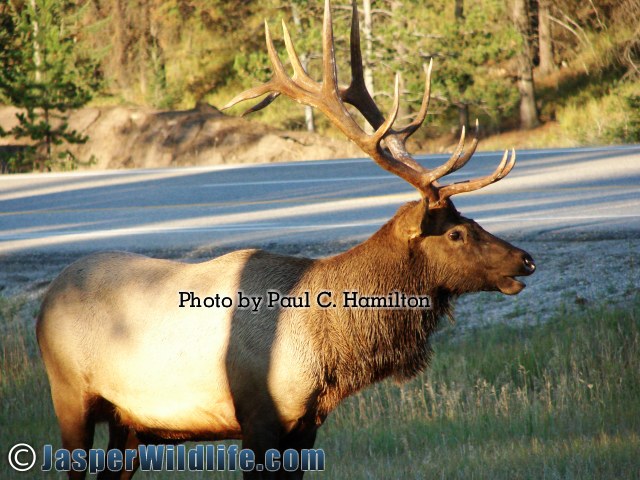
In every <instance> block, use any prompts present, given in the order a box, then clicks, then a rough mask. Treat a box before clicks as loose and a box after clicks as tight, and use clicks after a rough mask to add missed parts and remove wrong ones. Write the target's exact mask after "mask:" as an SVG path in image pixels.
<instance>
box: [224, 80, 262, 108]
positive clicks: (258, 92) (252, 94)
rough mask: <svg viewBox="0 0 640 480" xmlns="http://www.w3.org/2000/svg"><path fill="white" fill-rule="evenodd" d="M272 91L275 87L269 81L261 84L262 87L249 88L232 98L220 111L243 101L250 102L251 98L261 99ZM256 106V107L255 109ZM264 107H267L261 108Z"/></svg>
mask: <svg viewBox="0 0 640 480" xmlns="http://www.w3.org/2000/svg"><path fill="white" fill-rule="evenodd" d="M274 89H275V85H274V84H273V82H271V81H269V82H267V83H263V84H262V85H258V86H256V87H253V88H250V89H249V90H245V91H244V92H242V93H240V94H238V95H236V96H235V97H233V98H232V99H231V100H230V101H229V102H228V103H227V104H226V105H225V106H224V107H222V110H226V109H228V108H231V107H233V106H234V105H236V104H238V103H240V102H244V101H245V100H251V99H252V98H257V97H261V96H262V95H264V94H265V93H269V92H272V91H273V90H274ZM262 103H263V102H260V103H259V104H258V105H260V104H262ZM269 103H271V102H269ZM258 105H256V107H257V106H258ZM266 106H267V105H264V106H263V108H264V107H266ZM252 108H253V107H252ZM249 110H251V109H249ZM247 111H248V110H247Z"/></svg>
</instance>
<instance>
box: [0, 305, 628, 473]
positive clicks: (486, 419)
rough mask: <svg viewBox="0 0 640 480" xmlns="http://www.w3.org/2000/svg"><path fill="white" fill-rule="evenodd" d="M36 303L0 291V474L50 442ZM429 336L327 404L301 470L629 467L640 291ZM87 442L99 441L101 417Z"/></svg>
mask: <svg viewBox="0 0 640 480" xmlns="http://www.w3.org/2000/svg"><path fill="white" fill-rule="evenodd" d="M34 305H35V304H26V305H23V304H22V303H21V302H17V301H15V300H13V301H7V300H4V299H1V298H0V342H1V345H0V374H1V378H0V445H1V446H2V447H1V450H2V452H0V453H1V454H2V458H0V478H2V479H11V478H21V479H24V478H36V477H37V476H38V475H37V472H36V470H33V471H31V472H30V473H27V474H26V475H25V474H23V475H21V474H17V473H14V472H12V471H11V470H10V469H9V467H8V465H7V461H6V453H7V451H8V449H9V448H10V447H11V446H12V445H13V444H15V443H18V442H26V443H30V444H32V445H33V446H34V447H36V450H37V451H38V449H41V447H42V445H43V444H45V443H53V444H54V448H57V447H59V446H60V442H59V433H58V427H57V424H56V421H55V417H54V414H53V410H52V407H51V401H50V397H49V391H48V383H47V380H46V377H45V375H44V370H43V367H42V364H41V362H40V358H39V356H38V352H37V346H36V342H35V338H34V331H33V324H32V323H33V321H32V320H31V319H29V320H25V319H26V318H27V317H30V316H31V315H32V314H33V313H34V308H35V306H34ZM434 347H435V350H436V354H435V357H434V361H433V363H432V365H431V367H430V368H429V369H428V370H427V371H426V372H425V373H423V374H421V375H420V376H419V377H418V378H416V379H414V380H413V381H411V382H409V383H406V384H403V385H400V386H399V385H395V384H394V383H392V382H384V383H382V384H379V385H377V386H375V387H373V388H370V389H368V390H366V391H365V392H363V393H361V394H359V395H357V396H354V397H352V398H350V399H348V400H347V401H345V402H344V403H343V404H342V405H341V406H340V407H339V408H338V409H337V410H336V411H335V412H334V413H333V414H332V415H331V416H330V417H329V419H328V420H327V423H326V424H325V426H324V427H323V428H322V429H321V433H320V435H319V438H318V441H317V442H316V447H318V448H323V449H324V450H325V451H326V462H327V470H326V471H325V472H324V473H315V474H308V477H309V478H332V479H344V478H349V479H360V478H362V479H365V478H366V479H374V478H385V479H387V478H408V479H410V478H416V479H418V478H420V479H422V478H446V479H449V478H460V479H476V478H478V479H479V478H483V479H484V478H486V479H525V478H527V479H528V478H530V479H542V478H545V479H556V478H558V479H589V478H593V479H625V478H628V479H637V478H640V298H636V300H635V302H633V303H632V304H631V305H629V306H627V307H626V308H611V307H607V306H600V307H589V308H585V309H584V310H581V311H574V312H572V313H567V312H558V315H557V317H556V318H554V319H553V320H552V321H549V322H547V323H545V324H544V325H538V326H533V327H518V328H511V327H508V326H504V325H497V326H491V327H485V328H482V329H476V330H469V331H467V332H466V333H464V334H462V335H461V334H460V332H459V331H458V330H456V328H455V327H447V328H445V329H444V330H443V331H442V332H441V333H439V334H438V335H437V336H436V337H435V338H434ZM96 446H101V447H105V446H106V441H105V435H104V430H102V431H101V433H100V435H99V437H98V439H97V441H96ZM52 476H53V475H52ZM138 476H139V478H151V477H153V478H173V475H170V474H148V473H147V474H142V473H139V474H138V475H137V476H136V478H138ZM178 476H190V477H191V478H238V477H239V474H236V475H235V476H233V475H230V474H220V473H208V474H206V475H205V474H203V473H199V474H181V475H178ZM59 477H60V478H62V475H59Z"/></svg>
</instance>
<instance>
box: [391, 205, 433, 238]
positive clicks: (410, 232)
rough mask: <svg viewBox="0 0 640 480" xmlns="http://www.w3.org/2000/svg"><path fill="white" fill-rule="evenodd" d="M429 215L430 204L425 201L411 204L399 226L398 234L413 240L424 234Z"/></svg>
mask: <svg viewBox="0 0 640 480" xmlns="http://www.w3.org/2000/svg"><path fill="white" fill-rule="evenodd" d="M428 214H429V203H428V202H426V201H425V200H424V199H423V200H420V201H418V202H414V203H410V204H409V205H408V206H407V209H406V211H405V213H404V215H402V217H401V219H400V222H398V224H397V228H398V233H399V234H400V235H402V236H403V237H405V238H408V239H409V240H411V239H412V238H415V237H419V236H421V235H423V234H424V232H425V227H426V224H427V218H428V216H429V215H428Z"/></svg>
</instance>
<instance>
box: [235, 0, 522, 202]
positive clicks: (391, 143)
mask: <svg viewBox="0 0 640 480" xmlns="http://www.w3.org/2000/svg"><path fill="white" fill-rule="evenodd" d="M352 9H353V11H352V20H351V83H350V84H349V86H348V87H346V88H344V87H342V88H341V87H339V86H338V76H337V68H336V59H335V52H334V41H333V26H332V19H331V5H330V1H329V0H325V5H324V20H323V26H322V64H323V74H322V82H320V83H318V82H316V81H315V80H313V79H312V78H311V77H310V76H309V75H308V74H307V72H305V70H304V68H303V67H302V63H301V62H300V59H299V57H298V54H297V53H296V50H295V47H294V46H293V42H292V41H291V35H290V34H289V30H288V29H287V26H286V24H285V23H284V21H283V22H282V28H283V31H284V41H285V46H286V49H287V53H288V55H289V60H290V61H291V66H292V68H293V76H291V77H289V76H288V75H287V73H286V71H285V69H284V66H283V65H282V62H281V61H280V57H279V56H278V53H277V52H276V49H275V46H274V44H273V41H272V39H271V33H270V32H269V26H268V24H267V22H266V21H265V38H266V42H267V51H268V53H269V59H270V61H271V64H272V68H273V76H272V78H271V80H269V81H268V82H267V83H265V84H262V85H258V86H257V87H254V88H251V89H249V90H246V91H245V92H243V93H241V94H239V95H238V96H236V97H235V98H233V99H232V100H231V101H230V102H229V103H228V104H227V105H225V106H224V107H223V110H224V109H227V108H230V107H232V106H233V105H235V104H237V103H239V102H243V101H245V100H249V99H252V98H256V97H260V96H262V95H265V94H268V95H267V96H266V97H265V98H264V99H263V100H262V101H261V102H259V103H258V104H257V105H254V106H253V107H251V108H250V109H248V110H247V111H245V112H244V114H243V115H246V114H247V113H251V112H255V111H257V110H260V109H262V108H264V107H266V106H267V105H269V104H270V103H271V102H273V101H274V100H275V99H276V98H277V97H278V96H279V95H281V94H283V95H285V96H287V97H289V98H291V99H293V100H295V101H297V102H299V103H302V104H305V105H310V106H312V107H315V108H318V109H319V110H320V111H322V112H323V113H324V114H325V115H326V116H327V117H328V118H329V120H331V122H332V123H333V124H334V125H335V126H336V127H338V128H339V129H340V130H341V131H342V132H343V133H344V134H345V135H346V136H347V138H349V139H350V140H352V141H353V142H354V143H355V144H356V145H358V147H360V149H362V151H363V152H365V153H366V154H367V155H369V156H370V157H371V158H373V160H374V161H375V162H376V163H377V164H378V165H380V166H381V167H382V168H384V169H385V170H388V171H389V172H391V173H393V174H395V175H397V176H399V177H400V178H402V179H404V180H406V181H407V182H409V183H410V184H411V185H413V186H414V187H415V188H417V189H418V190H419V191H420V192H421V193H422V195H423V197H424V198H425V200H426V201H428V203H429V207H430V208H436V207H440V206H443V205H444V204H445V203H446V201H447V199H448V198H449V197H451V196H452V195H456V194H458V193H463V192H471V191H473V190H478V189H480V188H482V187H485V186H487V185H489V184H491V183H494V182H497V181H498V180H500V179H501V178H504V177H505V176H506V175H507V174H508V173H509V172H510V171H511V169H512V168H513V166H514V164H515V160H516V155H515V151H514V150H512V152H511V156H509V152H508V151H505V153H504V156H503V157H502V161H501V162H500V164H499V165H498V168H497V169H496V170H495V171H494V172H493V174H491V175H488V176H486V177H481V178H477V179H474V180H471V181H466V182H459V183H453V184H450V185H445V186H441V185H439V184H438V179H440V178H442V177H444V176H445V175H447V174H449V173H451V172H455V171H456V170H458V169H459V168H461V167H463V166H464V165H465V164H466V163H467V162H468V161H469V159H470V158H471V156H472V155H473V153H474V152H475V150H476V147H477V145H478V137H477V131H478V122H477V120H476V137H475V138H474V139H473V141H472V143H471V146H470V148H469V150H468V151H467V152H466V153H465V154H464V155H463V154H462V152H463V150H464V145H465V142H464V141H465V129H464V128H463V129H462V133H461V135H460V141H459V142H458V146H457V147H456V149H455V151H454V152H453V155H451V158H449V160H448V161H447V162H445V163H444V164H442V165H440V166H438V167H436V168H434V169H432V170H429V169H426V168H425V167H423V166H422V165H420V164H419V163H418V162H417V161H416V160H415V159H414V158H413V157H412V156H411V155H410V154H409V152H408V151H407V149H406V141H407V139H408V138H409V137H410V136H411V135H412V134H413V133H414V132H415V131H416V130H417V129H418V128H419V127H420V126H421V125H422V123H423V122H424V120H425V118H426V116H427V111H428V108H429V98H430V90H431V69H432V65H433V63H432V62H429V66H428V68H425V74H426V80H425V92H424V96H423V98H422V105H421V107H420V111H419V112H418V115H417V116H416V118H415V119H414V120H413V121H412V122H411V123H409V125H407V126H406V127H404V128H402V129H400V130H397V131H396V130H393V129H392V128H391V127H392V125H393V123H394V121H395V119H396V116H397V114H398V108H399V102H400V94H399V78H400V77H399V74H398V75H396V82H395V89H394V98H393V107H392V109H391V113H390V114H389V116H388V118H387V119H386V120H385V118H384V116H383V115H382V113H381V112H380V109H379V108H378V106H377V105H376V104H375V102H374V101H373V99H372V98H371V94H370V93H369V91H368V90H367V88H366V86H365V82H364V74H363V68H362V54H361V51H360V28H359V22H358V8H357V6H356V1H355V0H352ZM343 102H346V103H349V104H351V105H353V106H354V107H355V108H356V109H357V110H358V111H359V112H360V113H361V114H362V115H363V116H364V117H365V119H366V120H367V121H368V122H369V123H370V124H371V125H372V126H373V127H374V128H375V129H376V131H375V132H374V133H373V134H371V135H368V134H367V133H365V132H364V130H362V128H360V126H359V125H358V123H357V122H356V121H355V120H354V119H353V117H352V116H351V114H350V113H349V112H348V110H347V109H346V107H345V105H344V103H343ZM382 140H384V146H383V145H382Z"/></svg>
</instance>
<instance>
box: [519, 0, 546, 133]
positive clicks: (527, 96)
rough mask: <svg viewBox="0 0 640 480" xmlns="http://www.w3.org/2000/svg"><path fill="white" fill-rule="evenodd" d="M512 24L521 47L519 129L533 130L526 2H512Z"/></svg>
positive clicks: (535, 118)
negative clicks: (516, 31)
mask: <svg viewBox="0 0 640 480" xmlns="http://www.w3.org/2000/svg"><path fill="white" fill-rule="evenodd" d="M513 22H514V23H515V26H516V28H517V30H518V32H520V36H521V38H522V47H521V49H520V52H518V54H517V61H518V90H519V91H520V127H521V128H526V129H529V128H533V127H535V126H537V125H539V123H540V122H539V121H538V112H537V110H536V95H535V89H534V85H533V60H532V58H531V39H530V37H529V31H530V30H529V10H528V8H527V2H526V0H513Z"/></svg>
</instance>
